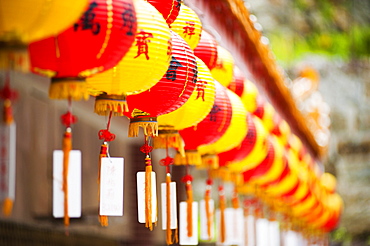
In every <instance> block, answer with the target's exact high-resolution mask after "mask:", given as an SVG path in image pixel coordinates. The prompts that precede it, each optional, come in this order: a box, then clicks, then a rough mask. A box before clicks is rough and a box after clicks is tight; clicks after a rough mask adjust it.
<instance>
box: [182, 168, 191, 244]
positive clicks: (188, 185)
mask: <svg viewBox="0 0 370 246" xmlns="http://www.w3.org/2000/svg"><path fill="white" fill-rule="evenodd" d="M187 168H189V165H188V166H187ZM192 181H193V177H192V176H191V175H190V174H187V175H185V176H184V177H183V178H182V182H184V183H185V190H186V203H187V229H188V237H192V236H193V187H192V185H191V182H192Z"/></svg>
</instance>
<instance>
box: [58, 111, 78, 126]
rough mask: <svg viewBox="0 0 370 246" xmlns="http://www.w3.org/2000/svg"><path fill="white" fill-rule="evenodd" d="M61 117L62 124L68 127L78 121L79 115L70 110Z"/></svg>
mask: <svg viewBox="0 0 370 246" xmlns="http://www.w3.org/2000/svg"><path fill="white" fill-rule="evenodd" d="M60 119H61V121H62V124H63V125H65V126H66V127H71V125H72V124H75V123H76V122H77V117H76V116H74V115H73V114H72V113H71V112H70V111H68V112H67V113H65V114H63V115H62V116H61V117H60Z"/></svg>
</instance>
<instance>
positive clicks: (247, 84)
mask: <svg viewBox="0 0 370 246" xmlns="http://www.w3.org/2000/svg"><path fill="white" fill-rule="evenodd" d="M257 98H258V89H257V87H256V86H255V85H254V84H253V83H252V82H251V81H250V80H245V81H244V90H243V94H242V95H241V99H242V102H243V103H244V106H245V108H246V109H247V111H248V112H250V113H253V112H254V111H256V110H257V107H258V104H257Z"/></svg>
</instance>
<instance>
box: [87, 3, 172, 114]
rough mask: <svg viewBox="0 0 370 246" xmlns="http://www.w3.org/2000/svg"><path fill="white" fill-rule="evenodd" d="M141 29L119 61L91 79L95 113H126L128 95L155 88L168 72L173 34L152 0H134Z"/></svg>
mask: <svg viewBox="0 0 370 246" xmlns="http://www.w3.org/2000/svg"><path fill="white" fill-rule="evenodd" d="M134 3H135V9H136V16H137V26H138V28H137V29H138V30H139V31H138V32H137V33H136V36H135V42H134V43H132V45H131V47H130V49H129V50H128V52H127V53H126V55H125V56H124V57H123V58H122V59H121V60H120V61H119V63H118V64H117V65H116V66H115V67H113V68H111V69H109V70H107V71H105V72H102V73H99V74H96V75H94V76H92V77H90V78H88V79H87V85H88V87H89V92H90V93H91V94H93V95H96V96H97V98H96V101H95V112H96V113H97V114H99V115H106V114H108V113H109V112H110V111H113V112H114V114H115V115H123V112H124V111H125V110H127V108H126V107H127V102H126V96H127V95H130V94H138V93H141V92H143V91H146V90H148V89H149V88H151V87H153V86H154V85H155V84H156V83H158V81H159V80H160V79H161V78H162V77H163V75H164V74H165V73H166V71H167V69H168V66H169V64H170V60H171V49H172V48H171V33H170V29H169V28H168V26H167V24H166V23H165V21H164V19H163V17H162V16H161V14H160V13H159V12H158V11H157V10H156V9H155V8H154V7H153V6H152V5H150V4H149V3H147V2H145V1H143V0H138V1H134Z"/></svg>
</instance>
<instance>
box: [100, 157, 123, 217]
mask: <svg viewBox="0 0 370 246" xmlns="http://www.w3.org/2000/svg"><path fill="white" fill-rule="evenodd" d="M123 162H124V160H123V158H122V157H104V158H101V169H100V211H99V214H100V215H106V216H122V215H123Z"/></svg>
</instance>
